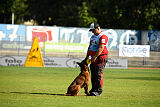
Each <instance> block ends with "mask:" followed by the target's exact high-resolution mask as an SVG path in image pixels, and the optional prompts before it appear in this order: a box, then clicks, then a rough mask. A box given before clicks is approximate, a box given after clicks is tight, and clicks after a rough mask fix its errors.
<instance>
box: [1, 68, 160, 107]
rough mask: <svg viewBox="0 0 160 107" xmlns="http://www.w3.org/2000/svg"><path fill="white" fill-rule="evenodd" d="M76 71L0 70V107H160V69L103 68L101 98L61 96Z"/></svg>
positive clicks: (54, 69)
mask: <svg viewBox="0 0 160 107" xmlns="http://www.w3.org/2000/svg"><path fill="white" fill-rule="evenodd" d="M79 72H80V69H79V68H25V67H0V107H57V106H58V107H160V70H129V69H105V71H104V87H103V93H102V95H101V96H97V97H94V96H85V94H84V90H81V92H80V93H79V95H81V96H64V95H63V94H65V93H66V91H67V88H68V86H69V85H70V83H71V82H72V81H73V80H74V78H75V77H76V76H77V75H78V74H79ZM90 88H91V85H90Z"/></svg>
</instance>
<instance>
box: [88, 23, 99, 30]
mask: <svg viewBox="0 0 160 107" xmlns="http://www.w3.org/2000/svg"><path fill="white" fill-rule="evenodd" d="M98 27H100V26H99V24H97V23H92V24H91V25H90V29H89V31H92V30H94V29H96V28H98Z"/></svg>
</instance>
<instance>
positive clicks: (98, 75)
mask: <svg viewBox="0 0 160 107" xmlns="http://www.w3.org/2000/svg"><path fill="white" fill-rule="evenodd" d="M107 42H108V37H107V36H106V35H105V34H104V33H103V31H102V32H101V33H100V34H99V35H92V36H91V39H90V48H89V54H90V56H91V57H93V56H94V55H95V54H96V53H97V51H98V48H99V46H100V45H101V44H104V45H105V46H104V49H103V51H102V52H101V54H100V55H99V56H98V57H97V59H96V60H95V62H93V63H91V65H90V70H91V82H92V89H91V90H90V94H92V93H94V94H95V95H100V94H101V93H102V87H103V71H104V68H105V65H106V63H107V61H108V49H107V47H106V45H107Z"/></svg>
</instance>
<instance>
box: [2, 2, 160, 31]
mask: <svg viewBox="0 0 160 107" xmlns="http://www.w3.org/2000/svg"><path fill="white" fill-rule="evenodd" d="M12 13H14V16H15V24H22V23H23V22H24V21H27V20H31V19H33V20H34V21H36V22H37V23H38V25H47V26H53V25H57V26H67V27H89V25H90V24H91V23H92V22H96V23H99V24H100V26H101V27H102V28H106V29H135V30H159V29H160V26H159V25H160V21H159V20H160V1H159V0H56V1H55V0H1V1H0V23H6V24H10V23H11V22H12V21H11V20H12Z"/></svg>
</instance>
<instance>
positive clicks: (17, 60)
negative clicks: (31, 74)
mask: <svg viewBox="0 0 160 107" xmlns="http://www.w3.org/2000/svg"><path fill="white" fill-rule="evenodd" d="M26 58H27V57H26V56H0V66H24V63H25V60H26ZM83 59H84V58H57V57H45V58H43V61H44V64H45V67H68V68H77V67H79V66H78V64H77V63H76V62H81V61H82V60H83ZM106 68H120V69H127V68H128V60H127V59H110V58H109V59H108V63H107V64H106Z"/></svg>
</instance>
